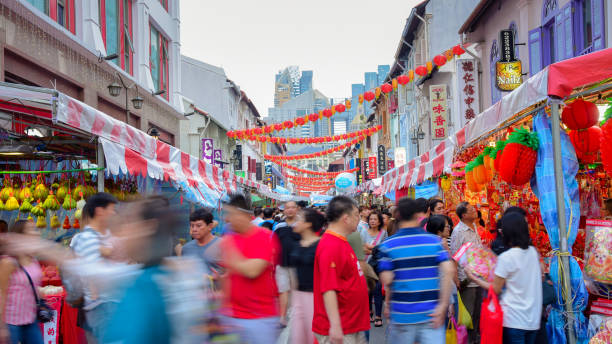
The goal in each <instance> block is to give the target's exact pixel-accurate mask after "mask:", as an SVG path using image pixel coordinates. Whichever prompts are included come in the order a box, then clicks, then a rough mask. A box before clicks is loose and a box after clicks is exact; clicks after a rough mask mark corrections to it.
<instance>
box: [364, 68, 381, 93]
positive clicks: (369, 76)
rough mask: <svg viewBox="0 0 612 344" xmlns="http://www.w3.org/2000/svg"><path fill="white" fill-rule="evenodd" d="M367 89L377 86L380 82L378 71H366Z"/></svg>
mask: <svg viewBox="0 0 612 344" xmlns="http://www.w3.org/2000/svg"><path fill="white" fill-rule="evenodd" d="M364 77H365V90H366V91H370V90H373V89H374V88H376V87H377V86H378V85H379V84H378V73H376V72H366V73H365V75H364Z"/></svg>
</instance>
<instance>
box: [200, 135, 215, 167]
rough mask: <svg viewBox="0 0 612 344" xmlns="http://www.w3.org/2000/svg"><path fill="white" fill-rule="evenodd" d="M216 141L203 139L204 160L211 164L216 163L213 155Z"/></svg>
mask: <svg viewBox="0 0 612 344" xmlns="http://www.w3.org/2000/svg"><path fill="white" fill-rule="evenodd" d="M213 147H214V141H213V139H202V160H204V161H206V162H207V163H209V164H212V163H214V161H213V154H214V149H213Z"/></svg>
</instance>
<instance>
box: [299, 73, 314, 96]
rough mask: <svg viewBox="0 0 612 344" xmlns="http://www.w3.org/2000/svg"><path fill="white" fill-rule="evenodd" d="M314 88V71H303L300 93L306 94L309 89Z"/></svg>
mask: <svg viewBox="0 0 612 344" xmlns="http://www.w3.org/2000/svg"><path fill="white" fill-rule="evenodd" d="M310 90H312V71H311V70H305V71H302V77H301V78H300V94H304V93H306V92H307V91H310Z"/></svg>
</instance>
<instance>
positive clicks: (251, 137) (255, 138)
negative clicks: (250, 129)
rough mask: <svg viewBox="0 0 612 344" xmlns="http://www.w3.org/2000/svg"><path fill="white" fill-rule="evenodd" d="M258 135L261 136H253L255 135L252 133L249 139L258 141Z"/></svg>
mask: <svg viewBox="0 0 612 344" xmlns="http://www.w3.org/2000/svg"><path fill="white" fill-rule="evenodd" d="M258 137H259V136H253V135H251V136H249V141H257V138H258Z"/></svg>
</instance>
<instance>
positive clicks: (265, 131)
mask: <svg viewBox="0 0 612 344" xmlns="http://www.w3.org/2000/svg"><path fill="white" fill-rule="evenodd" d="M273 131H274V127H273V126H271V125H266V126H265V127H264V133H266V134H270V133H271V132H273Z"/></svg>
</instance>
